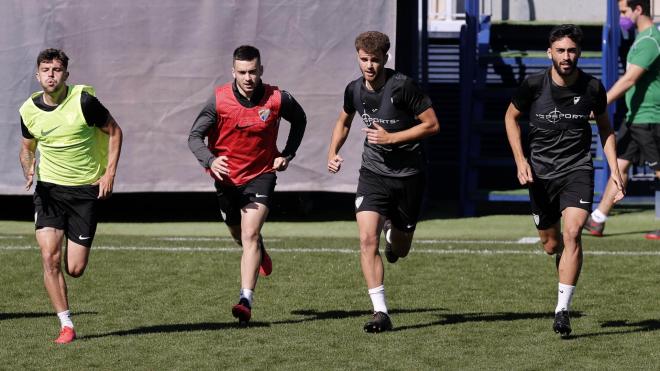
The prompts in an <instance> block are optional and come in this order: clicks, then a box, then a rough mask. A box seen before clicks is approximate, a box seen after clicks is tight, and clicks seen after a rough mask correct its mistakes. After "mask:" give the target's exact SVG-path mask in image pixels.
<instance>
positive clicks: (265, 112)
mask: <svg viewBox="0 0 660 371" xmlns="http://www.w3.org/2000/svg"><path fill="white" fill-rule="evenodd" d="M268 116H270V109H268V108H266V109H260V110H259V118H260V119H261V121H266V120H267V119H268Z"/></svg>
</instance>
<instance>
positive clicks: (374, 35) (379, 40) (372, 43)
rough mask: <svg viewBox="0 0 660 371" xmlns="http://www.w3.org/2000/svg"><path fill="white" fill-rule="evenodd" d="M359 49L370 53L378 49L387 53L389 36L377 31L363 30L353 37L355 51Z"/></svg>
mask: <svg viewBox="0 0 660 371" xmlns="http://www.w3.org/2000/svg"><path fill="white" fill-rule="evenodd" d="M360 49H362V50H364V51H365V52H367V53H370V54H373V53H375V52H378V51H381V52H383V54H387V51H388V50H390V38H389V37H387V35H385V34H384V33H382V32H378V31H367V32H363V33H361V34H359V35H358V37H356V38H355V51H356V52H359V51H360Z"/></svg>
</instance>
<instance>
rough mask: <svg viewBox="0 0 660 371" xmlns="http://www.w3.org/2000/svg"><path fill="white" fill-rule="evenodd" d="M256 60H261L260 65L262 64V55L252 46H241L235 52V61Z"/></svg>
mask: <svg viewBox="0 0 660 371" xmlns="http://www.w3.org/2000/svg"><path fill="white" fill-rule="evenodd" d="M255 58H256V59H258V60H259V63H261V54H259V49H257V48H255V47H254V46H252V45H241V46H239V47H238V48H236V50H234V60H235V61H251V60H253V59H255Z"/></svg>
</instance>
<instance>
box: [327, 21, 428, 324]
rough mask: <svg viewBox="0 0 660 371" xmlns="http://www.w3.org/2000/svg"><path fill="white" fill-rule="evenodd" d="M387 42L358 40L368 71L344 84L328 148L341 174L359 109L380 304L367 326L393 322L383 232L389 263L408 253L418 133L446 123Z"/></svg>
mask: <svg viewBox="0 0 660 371" xmlns="http://www.w3.org/2000/svg"><path fill="white" fill-rule="evenodd" d="M389 47H390V41H389V38H388V37H387V35H385V34H383V33H380V32H375V31H370V32H365V33H362V34H360V35H359V36H358V37H357V38H356V39H355V50H356V51H357V56H358V63H359V66H360V70H361V72H362V77H360V78H359V79H357V80H355V81H352V82H351V83H349V84H348V86H347V87H346V90H345V92H344V107H343V111H342V112H341V113H340V115H339V119H338V120H337V123H336V124H335V128H334V131H333V133H332V141H331V143H330V149H329V151H328V170H329V171H330V172H331V173H336V172H338V171H339V170H340V168H341V163H342V161H343V159H342V158H341V156H339V154H338V153H339V149H340V148H341V147H342V145H343V144H344V142H345V141H346V138H347V137H348V132H349V130H350V128H351V123H352V121H353V117H354V116H355V113H356V112H357V113H358V114H359V115H360V116H361V118H362V121H363V122H364V124H365V125H366V127H365V128H363V129H362V131H363V132H364V133H365V134H366V137H365V140H364V151H363V153H362V168H361V169H360V179H359V180H358V189H357V192H356V193H357V194H356V198H355V212H356V219H357V223H358V229H359V232H360V263H361V266H362V273H363V274H364V278H365V280H366V282H367V288H368V289H369V296H370V297H371V302H372V304H373V307H374V315H373V319H372V320H370V321H369V322H367V324H366V325H365V326H364V330H365V331H367V332H381V331H387V330H390V329H391V328H392V323H391V321H390V318H389V315H388V313H387V305H386V303H385V288H384V286H383V261H382V259H381V257H380V253H379V251H378V243H379V240H380V232H381V230H382V231H384V233H385V239H386V241H387V243H386V246H385V256H386V257H387V260H388V261H389V262H390V263H394V262H396V261H397V260H398V259H399V258H402V257H405V256H406V255H408V252H409V251H410V244H411V242H412V237H413V233H414V231H415V226H416V224H417V219H418V217H419V211H420V207H421V202H422V194H423V191H424V184H425V182H424V179H425V177H424V167H423V153H422V148H421V143H420V140H421V139H422V138H424V137H427V136H429V135H433V134H435V133H437V132H438V130H439V128H440V125H439V124H438V119H437V117H436V115H435V111H434V110H433V107H432V103H431V100H430V98H429V97H428V95H426V94H424V93H423V92H422V91H421V90H420V89H419V88H418V87H417V85H416V84H415V83H414V82H413V80H411V79H410V78H408V77H407V76H404V75H402V74H400V73H397V72H395V71H393V70H390V69H386V68H385V63H386V62H387V56H388V54H387V51H388V50H389Z"/></svg>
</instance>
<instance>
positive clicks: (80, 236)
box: [78, 234, 92, 241]
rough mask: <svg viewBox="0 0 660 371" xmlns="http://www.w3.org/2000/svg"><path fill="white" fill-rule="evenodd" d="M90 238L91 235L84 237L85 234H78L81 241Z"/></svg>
mask: <svg viewBox="0 0 660 371" xmlns="http://www.w3.org/2000/svg"><path fill="white" fill-rule="evenodd" d="M90 238H92V237H91V236H87V237H85V236H83V235H82V234H81V235H78V239H79V240H81V241H85V240H89V239H90Z"/></svg>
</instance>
